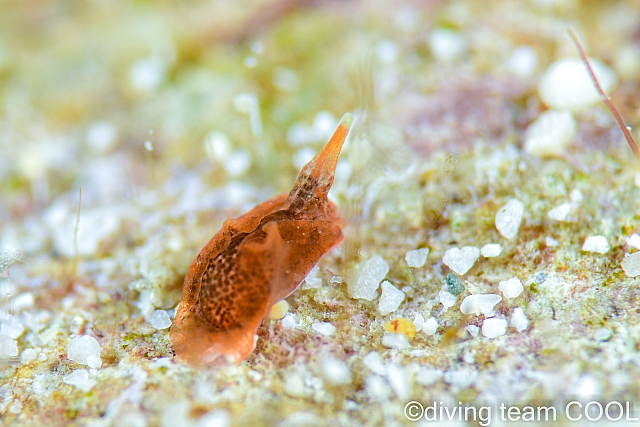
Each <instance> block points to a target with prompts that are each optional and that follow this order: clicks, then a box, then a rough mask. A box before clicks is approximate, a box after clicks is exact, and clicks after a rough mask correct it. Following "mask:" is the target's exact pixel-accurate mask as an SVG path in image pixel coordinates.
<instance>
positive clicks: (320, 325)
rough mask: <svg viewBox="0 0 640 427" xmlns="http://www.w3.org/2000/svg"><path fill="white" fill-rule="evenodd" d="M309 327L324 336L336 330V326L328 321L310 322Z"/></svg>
mask: <svg viewBox="0 0 640 427" xmlns="http://www.w3.org/2000/svg"><path fill="white" fill-rule="evenodd" d="M311 329H313V330H314V331H316V332H317V333H319V334H320V335H324V336H325V337H330V336H331V335H333V334H334V333H335V331H336V327H335V326H333V325H332V324H331V323H328V322H313V323H312V324H311Z"/></svg>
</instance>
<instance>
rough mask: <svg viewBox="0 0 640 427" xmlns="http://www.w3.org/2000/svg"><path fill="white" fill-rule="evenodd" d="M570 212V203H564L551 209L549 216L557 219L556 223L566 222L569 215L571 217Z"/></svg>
mask: <svg viewBox="0 0 640 427" xmlns="http://www.w3.org/2000/svg"><path fill="white" fill-rule="evenodd" d="M570 210H571V205H570V204H569V203H563V204H561V205H560V206H556V207H555V208H553V209H551V210H550V211H549V213H548V214H547V215H548V216H549V218H551V219H555V220H556V221H564V220H565V219H567V215H569V211H570Z"/></svg>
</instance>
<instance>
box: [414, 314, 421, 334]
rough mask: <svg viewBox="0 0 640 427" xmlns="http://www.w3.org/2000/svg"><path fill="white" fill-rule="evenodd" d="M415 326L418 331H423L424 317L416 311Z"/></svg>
mask: <svg viewBox="0 0 640 427" xmlns="http://www.w3.org/2000/svg"><path fill="white" fill-rule="evenodd" d="M413 326H415V327H416V330H417V331H421V330H422V328H423V327H424V317H423V316H422V314H420V313H419V312H418V313H416V315H415V317H414V318H413Z"/></svg>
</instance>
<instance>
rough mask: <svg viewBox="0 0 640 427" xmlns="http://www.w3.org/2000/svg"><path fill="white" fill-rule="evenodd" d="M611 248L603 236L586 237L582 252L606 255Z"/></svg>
mask: <svg viewBox="0 0 640 427" xmlns="http://www.w3.org/2000/svg"><path fill="white" fill-rule="evenodd" d="M609 249H611V247H610V246H609V242H607V239H606V238H605V237H604V236H591V237H587V239H586V240H585V241H584V245H582V250H583V251H585V252H597V253H599V254H606V253H607V252H609Z"/></svg>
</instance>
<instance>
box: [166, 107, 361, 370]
mask: <svg viewBox="0 0 640 427" xmlns="http://www.w3.org/2000/svg"><path fill="white" fill-rule="evenodd" d="M351 122H352V116H351V114H349V113H347V114H345V115H344V116H343V118H342V120H341V122H340V124H339V125H338V128H337V129H336V131H335V133H334V135H333V136H332V137H331V139H330V140H329V142H328V143H327V144H326V145H325V146H324V148H323V149H322V150H321V151H320V152H319V153H318V154H317V155H316V156H315V157H314V158H313V159H312V160H311V161H310V162H309V163H308V164H307V165H305V166H304V167H303V168H302V171H300V175H298V179H297V180H296V183H295V185H294V186H293V189H292V190H291V192H290V193H289V194H281V195H279V196H277V197H274V198H272V199H270V200H268V201H266V202H264V203H261V204H259V205H258V206H256V207H255V208H253V209H252V210H250V211H249V212H247V213H246V214H244V215H242V216H240V217H238V218H236V219H230V220H227V221H225V223H224V224H223V226H222V230H220V231H219V232H218V233H216V235H215V236H213V238H212V239H211V240H210V241H209V243H207V245H206V246H205V247H204V248H203V249H202V250H201V251H200V253H199V254H198V256H197V258H196V260H195V261H194V262H193V264H192V265H191V267H189V270H188V271H187V275H186V277H185V280H184V285H183V288H182V300H181V302H180V306H179V309H178V311H177V313H176V317H175V321H174V322H173V326H172V327H171V331H170V333H169V336H170V338H171V343H172V344H173V348H174V350H175V351H176V354H177V355H178V356H179V357H181V358H183V359H185V360H186V361H187V362H189V363H191V364H194V365H202V364H219V363H224V362H231V363H239V362H241V361H242V360H244V359H245V358H246V357H247V356H249V354H250V353H251V351H252V350H253V348H254V336H255V333H256V330H257V328H258V326H260V323H261V322H262V321H263V319H264V318H265V317H267V316H268V315H269V311H270V310H271V307H272V306H273V305H274V304H276V303H278V302H279V301H281V300H282V299H284V298H286V297H287V296H289V295H290V294H291V293H292V292H293V291H295V290H296V288H297V287H298V286H299V285H300V283H301V282H302V280H303V279H304V278H305V277H306V276H307V274H308V273H309V271H311V269H312V268H313V267H314V266H315V265H316V263H317V262H318V261H319V260H320V258H322V256H323V255H325V254H326V253H327V252H329V250H331V248H333V247H335V246H336V245H338V244H339V243H340V242H341V241H342V239H343V238H344V236H343V234H342V228H343V227H344V226H345V225H346V224H345V221H344V219H343V218H342V215H341V214H340V212H339V211H338V208H337V207H336V205H335V204H333V203H332V202H331V201H329V200H328V199H327V194H328V193H329V190H330V189H331V185H332V184H333V176H334V172H335V168H336V165H337V162H338V156H339V155H340V151H341V149H342V146H343V144H344V141H345V139H346V137H347V134H348V133H349V129H350V126H351Z"/></svg>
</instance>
